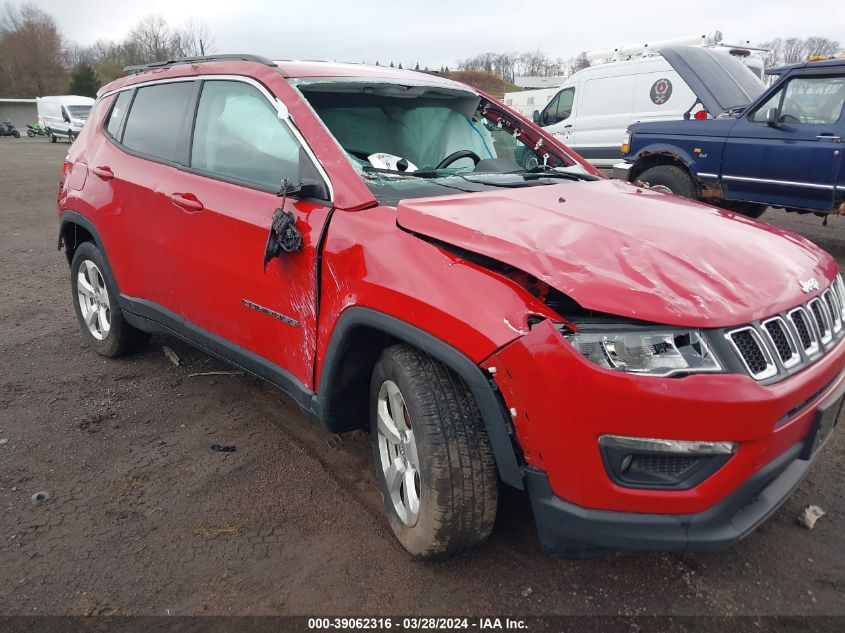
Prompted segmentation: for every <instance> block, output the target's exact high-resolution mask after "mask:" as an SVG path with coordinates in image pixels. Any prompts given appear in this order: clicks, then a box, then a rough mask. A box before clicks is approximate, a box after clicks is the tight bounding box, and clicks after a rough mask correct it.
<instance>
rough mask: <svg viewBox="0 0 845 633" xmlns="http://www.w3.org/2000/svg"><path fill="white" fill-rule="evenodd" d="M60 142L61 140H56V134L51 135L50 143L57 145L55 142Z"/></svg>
mask: <svg viewBox="0 0 845 633" xmlns="http://www.w3.org/2000/svg"><path fill="white" fill-rule="evenodd" d="M58 140H59V139H57V138H56V135H55V134H51V135H50V142H51V143H55V142H56V141H58Z"/></svg>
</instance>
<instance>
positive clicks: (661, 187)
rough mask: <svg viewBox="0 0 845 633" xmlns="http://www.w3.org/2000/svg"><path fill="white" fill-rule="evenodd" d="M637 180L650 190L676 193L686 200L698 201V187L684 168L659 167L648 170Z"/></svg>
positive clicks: (672, 166)
mask: <svg viewBox="0 0 845 633" xmlns="http://www.w3.org/2000/svg"><path fill="white" fill-rule="evenodd" d="M637 180H641V181H643V182H644V183H646V184H647V185H648V186H649V189H654V190H655V191H663V192H665V193H674V194H676V195H678V196H683V197H684V198H690V199H691V200H698V186H697V185H696V183H695V180H693V178H692V176H690V174H689V172H688V171H687V170H686V169H684V168H683V167H676V166H675V165H658V166H657V167H652V168H651V169H646V170H645V171H644V172H643V173H642V174H640V177H639V178H638V179H637Z"/></svg>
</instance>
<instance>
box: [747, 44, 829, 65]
mask: <svg viewBox="0 0 845 633" xmlns="http://www.w3.org/2000/svg"><path fill="white" fill-rule="evenodd" d="M760 48H766V49H768V51H769V52H768V53H765V54H764V59H765V61H766V66H767V67H773V66H783V65H785V64H797V63H798V62H805V61H807V60H808V59H809V58H810V57H811V56H812V55H821V56H824V57H830V56H835V55H839V54H840V53H841V52H842V46H841V45H840V44H839V42H837V41H835V40H829V39H827V38H826V37H807V38H800V37H787V38H780V37H778V38H775V39H773V40H769V41H768V42H763V43H761V44H760Z"/></svg>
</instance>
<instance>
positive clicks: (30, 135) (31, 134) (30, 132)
mask: <svg viewBox="0 0 845 633" xmlns="http://www.w3.org/2000/svg"><path fill="white" fill-rule="evenodd" d="M26 135H27V136H28V137H29V138H34V137H35V132H33V131H32V130H27V131H26Z"/></svg>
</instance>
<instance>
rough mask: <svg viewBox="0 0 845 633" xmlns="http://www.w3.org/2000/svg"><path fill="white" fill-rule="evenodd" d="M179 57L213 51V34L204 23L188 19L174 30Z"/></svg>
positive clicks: (206, 53)
mask: <svg viewBox="0 0 845 633" xmlns="http://www.w3.org/2000/svg"><path fill="white" fill-rule="evenodd" d="M175 35H176V38H177V41H178V53H179V57H197V56H199V55H210V54H211V53H213V52H214V51H215V48H214V36H213V35H211V32H210V31H209V30H208V27H207V26H206V25H205V24H201V23H199V22H197V21H195V20H193V19H189V20H188V21H187V22H185V24H184V25H183V26H182V28H181V29H178V30H177V31H176V34H175Z"/></svg>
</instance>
